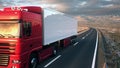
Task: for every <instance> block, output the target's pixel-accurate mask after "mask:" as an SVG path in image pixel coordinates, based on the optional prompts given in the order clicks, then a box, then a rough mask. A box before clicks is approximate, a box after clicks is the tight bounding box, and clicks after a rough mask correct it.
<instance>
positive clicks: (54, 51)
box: [53, 46, 58, 56]
mask: <svg viewBox="0 0 120 68" xmlns="http://www.w3.org/2000/svg"><path fill="white" fill-rule="evenodd" d="M57 52H58V47H57V46H55V47H54V49H53V56H55V55H56V54H57Z"/></svg>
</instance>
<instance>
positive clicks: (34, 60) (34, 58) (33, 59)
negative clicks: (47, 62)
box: [29, 54, 38, 68]
mask: <svg viewBox="0 0 120 68" xmlns="http://www.w3.org/2000/svg"><path fill="white" fill-rule="evenodd" d="M37 64H38V58H37V55H36V54H31V56H30V61H29V68H36V67H37Z"/></svg>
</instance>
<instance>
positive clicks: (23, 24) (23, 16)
mask: <svg viewBox="0 0 120 68" xmlns="http://www.w3.org/2000/svg"><path fill="white" fill-rule="evenodd" d="M40 49H42V9H41V8H40V7H33V6H29V7H12V8H10V7H8V8H4V10H2V11H0V68H28V66H29V64H30V63H29V62H30V61H29V59H31V57H29V56H30V55H31V54H32V53H31V52H36V51H37V50H40Z"/></svg>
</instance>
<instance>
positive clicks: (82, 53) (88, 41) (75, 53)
mask: <svg viewBox="0 0 120 68" xmlns="http://www.w3.org/2000/svg"><path fill="white" fill-rule="evenodd" d="M96 37H97V31H96V30H95V29H90V30H89V31H87V32H85V33H83V34H80V35H78V37H77V38H76V39H74V40H73V43H72V44H71V45H70V46H68V47H66V48H64V49H62V50H60V51H59V52H58V54H57V55H56V56H54V57H50V58H48V59H47V60H44V61H43V62H41V63H40V64H39V65H38V68H91V66H92V63H93V56H94V50H95V47H96Z"/></svg>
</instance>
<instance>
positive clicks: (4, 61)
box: [0, 54, 9, 66]
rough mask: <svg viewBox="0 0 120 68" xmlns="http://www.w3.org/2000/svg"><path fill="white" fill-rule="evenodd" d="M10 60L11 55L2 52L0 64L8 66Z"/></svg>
mask: <svg viewBox="0 0 120 68" xmlns="http://www.w3.org/2000/svg"><path fill="white" fill-rule="evenodd" d="M8 61H9V55H7V54H0V65H1V66H7V65H8Z"/></svg>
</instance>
